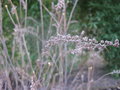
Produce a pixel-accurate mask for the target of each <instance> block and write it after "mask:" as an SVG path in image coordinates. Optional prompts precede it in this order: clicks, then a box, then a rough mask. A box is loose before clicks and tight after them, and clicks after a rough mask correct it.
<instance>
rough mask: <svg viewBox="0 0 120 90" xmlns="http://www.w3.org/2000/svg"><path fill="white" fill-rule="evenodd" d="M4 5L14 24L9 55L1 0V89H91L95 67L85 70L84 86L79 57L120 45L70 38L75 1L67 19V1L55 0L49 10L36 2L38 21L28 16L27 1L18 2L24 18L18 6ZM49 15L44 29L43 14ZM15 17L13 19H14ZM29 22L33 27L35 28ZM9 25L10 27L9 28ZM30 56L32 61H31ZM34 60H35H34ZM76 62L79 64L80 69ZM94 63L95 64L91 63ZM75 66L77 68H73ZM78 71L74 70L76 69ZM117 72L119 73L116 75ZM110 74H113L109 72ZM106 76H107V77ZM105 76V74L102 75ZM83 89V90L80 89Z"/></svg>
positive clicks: (85, 37)
mask: <svg viewBox="0 0 120 90" xmlns="http://www.w3.org/2000/svg"><path fill="white" fill-rule="evenodd" d="M8 1H9V3H10V5H11V11H10V10H9V8H8V5H5V8H6V11H7V12H8V16H9V17H10V19H11V22H12V23H13V25H14V28H13V40H12V41H11V43H12V47H11V54H9V53H8V47H7V45H6V40H5V36H4V35H3V28H2V3H1V0H0V44H1V46H2V48H1V51H0V68H1V71H0V72H1V74H0V77H3V78H0V89H1V90H92V89H91V85H92V83H93V82H95V81H94V80H93V71H94V64H91V65H90V66H89V67H88V76H87V78H88V80H87V82H86V86H84V84H85V83H84V79H85V78H84V77H85V76H84V74H83V71H82V67H84V63H82V59H84V58H82V57H84V56H85V54H86V53H87V52H90V51H96V53H98V54H99V53H100V52H101V51H102V50H103V49H105V48H106V47H107V46H115V47H118V46H119V40H117V39H116V40H115V42H114V43H113V42H111V41H103V40H101V41H100V42H98V41H97V40H96V39H94V38H93V39H90V38H88V37H87V36H85V32H84V31H83V32H81V34H80V35H74V36H71V35H70V34H68V31H69V27H70V25H71V23H73V22H74V21H73V20H72V16H73V13H74V10H75V7H76V5H77V2H78V0H76V1H75V3H74V5H73V8H72V10H71V13H70V15H69V16H67V15H66V13H67V8H68V7H67V2H66V1H64V0H58V3H57V5H54V2H51V5H52V6H51V8H52V9H51V10H49V9H48V8H47V7H46V6H45V5H44V3H43V1H42V0H38V2H39V6H40V21H39V20H38V21H37V20H35V19H33V18H32V17H29V16H28V15H27V12H28V8H27V6H28V5H27V0H25V1H24V0H20V7H21V8H20V9H21V12H22V11H24V18H23V19H21V15H19V14H18V11H17V7H16V6H15V5H14V4H13V3H12V1H11V0H8ZM43 11H46V12H47V13H48V15H49V20H48V21H49V26H47V27H48V28H47V29H46V27H45V26H46V23H48V22H46V21H45V19H44V13H43ZM13 16H15V17H16V20H14V19H13ZM29 23H33V24H35V25H34V26H32V25H29ZM8 26H9V25H8ZM32 55H33V56H34V58H32ZM34 59H35V60H34ZM79 63H82V64H83V65H82V67H80V65H79ZM93 63H94V62H93ZM75 67H77V68H75ZM75 69H77V71H76V70H75ZM118 73H119V72H118ZM109 74H113V73H109ZM107 75H108V74H107ZM105 76H106V75H105ZM83 88H85V89H83Z"/></svg>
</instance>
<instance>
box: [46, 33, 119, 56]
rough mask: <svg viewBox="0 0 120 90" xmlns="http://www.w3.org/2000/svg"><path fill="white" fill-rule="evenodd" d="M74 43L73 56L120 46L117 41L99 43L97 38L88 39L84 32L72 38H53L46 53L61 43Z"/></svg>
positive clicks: (58, 36)
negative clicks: (84, 51)
mask: <svg viewBox="0 0 120 90" xmlns="http://www.w3.org/2000/svg"><path fill="white" fill-rule="evenodd" d="M68 42H72V43H75V49H73V50H72V51H71V53H72V54H79V53H81V52H82V51H83V50H98V51H102V50H103V49H104V48H106V47H107V46H114V47H118V46H119V40H118V39H116V40H115V41H114V42H112V41H107V40H105V41H104V40H101V41H100V42H98V41H97V40H96V39H95V38H93V39H89V38H88V37H86V36H84V33H83V32H82V33H81V35H80V36H78V35H75V36H71V35H70V34H68V35H57V36H55V37H53V36H52V37H51V38H50V39H49V40H48V41H47V42H46V45H45V49H44V52H46V51H48V50H49V49H50V47H52V46H54V45H59V44H60V43H68Z"/></svg>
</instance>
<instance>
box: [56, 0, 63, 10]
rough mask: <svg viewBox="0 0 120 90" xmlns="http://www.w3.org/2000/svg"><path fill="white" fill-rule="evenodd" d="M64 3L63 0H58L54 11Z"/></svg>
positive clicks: (59, 8)
mask: <svg viewBox="0 0 120 90" xmlns="http://www.w3.org/2000/svg"><path fill="white" fill-rule="evenodd" d="M64 5H65V1H64V0H58V3H57V5H56V6H55V9H56V11H58V10H61V9H62V8H63V7H64Z"/></svg>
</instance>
